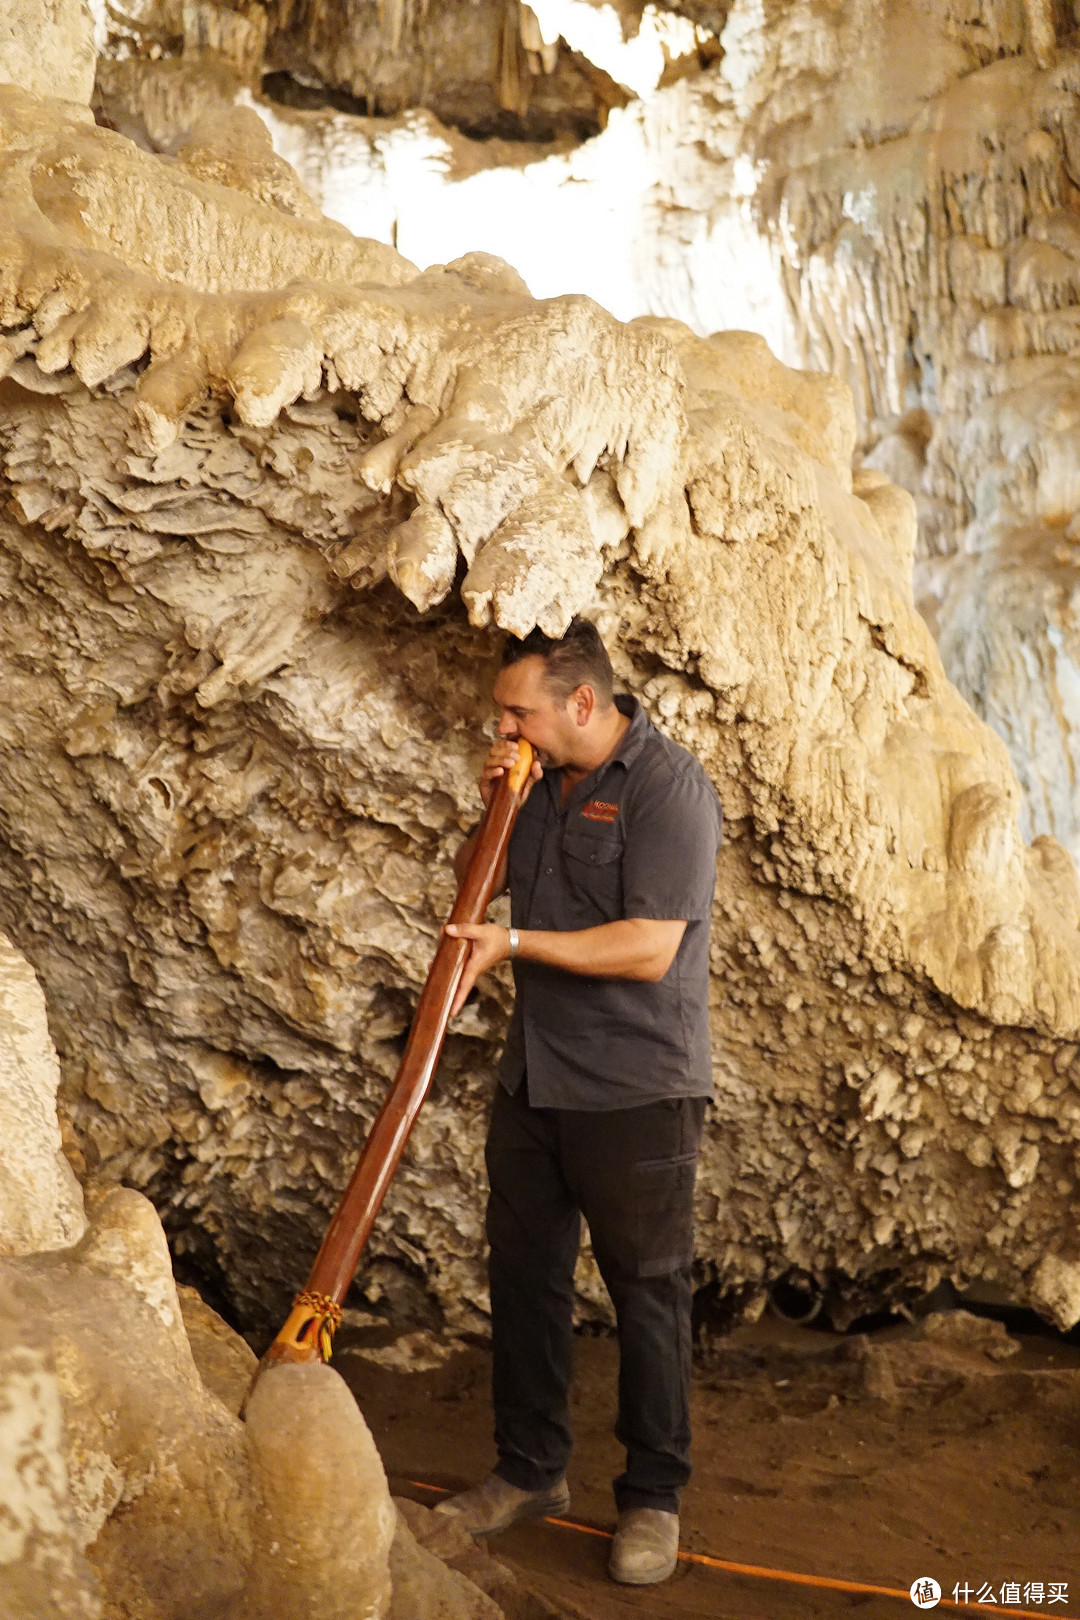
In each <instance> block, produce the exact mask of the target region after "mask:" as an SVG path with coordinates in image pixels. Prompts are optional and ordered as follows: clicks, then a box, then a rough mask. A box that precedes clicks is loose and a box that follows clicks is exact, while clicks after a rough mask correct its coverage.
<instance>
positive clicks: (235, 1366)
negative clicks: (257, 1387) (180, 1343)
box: [177, 1286, 259, 1414]
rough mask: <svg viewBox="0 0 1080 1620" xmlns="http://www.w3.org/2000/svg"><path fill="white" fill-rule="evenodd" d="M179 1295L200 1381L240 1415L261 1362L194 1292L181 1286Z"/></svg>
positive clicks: (228, 1407)
mask: <svg viewBox="0 0 1080 1620" xmlns="http://www.w3.org/2000/svg"><path fill="white" fill-rule="evenodd" d="M177 1295H178V1296H179V1300H180V1310H181V1312H182V1314H183V1318H184V1332H185V1333H186V1334H187V1339H188V1344H189V1345H190V1346H191V1354H192V1357H193V1359H194V1362H195V1365H196V1367H197V1368H198V1370H199V1377H200V1378H201V1379H202V1381H203V1383H204V1384H205V1385H206V1387H207V1389H208V1390H209V1391H210V1393H211V1394H212V1395H216V1396H217V1398H218V1400H219V1401H221V1403H222V1405H223V1406H225V1407H226V1408H227V1409H228V1411H230V1412H233V1413H236V1414H239V1411H240V1408H241V1406H243V1404H244V1397H245V1396H246V1395H247V1392H248V1390H249V1389H250V1387H251V1380H252V1379H253V1378H254V1376H255V1370H256V1368H257V1367H258V1365H259V1358H258V1357H257V1356H256V1354H255V1352H254V1350H252V1349H251V1347H250V1345H249V1344H247V1342H246V1341H245V1340H244V1339H242V1338H241V1337H240V1335H239V1333H234V1332H233V1330H232V1328H231V1327H229V1325H228V1323H226V1322H223V1321H222V1319H221V1317H220V1316H219V1315H218V1314H217V1312H216V1311H213V1310H211V1309H210V1307H209V1305H207V1304H206V1303H205V1301H204V1300H203V1299H202V1298H201V1296H200V1295H199V1294H198V1292H197V1291H196V1290H195V1289H194V1288H186V1287H183V1286H181V1287H179V1288H178V1289H177Z"/></svg>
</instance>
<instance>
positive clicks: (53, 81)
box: [0, 0, 97, 106]
mask: <svg viewBox="0 0 1080 1620" xmlns="http://www.w3.org/2000/svg"><path fill="white" fill-rule="evenodd" d="M96 59H97V51H96V50H95V47H94V19H93V17H92V16H91V13H90V7H89V5H88V3H87V0H6V3H5V5H4V10H3V14H2V15H0V84H18V85H21V86H22V88H23V89H24V90H32V91H33V92H34V93H35V94H36V95H39V96H59V97H61V99H63V100H64V101H77V102H81V103H82V104H83V105H84V106H86V105H87V103H88V102H89V100H90V94H91V91H92V90H93V88H94V67H95V63H96Z"/></svg>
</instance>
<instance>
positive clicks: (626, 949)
mask: <svg viewBox="0 0 1080 1620" xmlns="http://www.w3.org/2000/svg"><path fill="white" fill-rule="evenodd" d="M685 929H686V923H685V921H682V920H681V919H679V918H673V917H662V918H657V917H622V918H620V919H619V921H618V922H610V923H601V924H599V926H598V927H596V928H579V929H572V930H567V931H556V930H550V929H540V928H520V929H519V930H518V956H519V957H521V958H523V959H524V960H525V961H527V962H542V963H544V965H545V966H546V967H554V968H561V969H562V970H563V972H564V973H578V974H581V975H582V976H583V977H586V978H596V979H637V980H641V981H644V982H646V983H649V984H656V983H657V982H658V981H659V980H660V979H662V978H663V977H664V974H665V973H666V972H667V971H668V969H669V968H670V966H671V964H672V962H674V960H675V955H676V952H677V951H678V949H679V946H680V944H681V943H682V937H683V933H684V932H685ZM446 932H447V933H448V934H449V935H451V937H452V938H454V939H468V940H471V941H472V949H471V950H470V952H469V959H468V961H467V962H466V964H465V972H464V973H463V974H462V976H461V984H460V985H459V986H458V993H457V995H456V997H455V998H454V1006H453V1009H452V1012H453V1013H458V1012H460V1011H461V1008H462V1007H463V1006H464V1005H465V998H466V996H467V995H468V994H469V991H470V990H471V989H472V987H473V985H474V984H475V983H476V981H477V979H478V978H479V977H480V975H481V973H487V972H488V970H489V969H490V968H493V967H494V966H495V964H496V963H497V962H501V961H503V960H504V958H506V957H507V956H509V954H510V933H509V930H508V929H506V928H500V927H499V926H498V924H497V923H458V924H456V925H455V924H453V923H451V924H450V925H449V926H448V927H447V930H446Z"/></svg>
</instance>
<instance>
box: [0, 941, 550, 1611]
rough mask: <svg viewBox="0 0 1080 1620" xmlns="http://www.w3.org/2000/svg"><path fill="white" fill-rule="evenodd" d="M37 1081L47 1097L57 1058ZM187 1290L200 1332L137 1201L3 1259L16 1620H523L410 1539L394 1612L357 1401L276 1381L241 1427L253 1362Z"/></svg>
mask: <svg viewBox="0 0 1080 1620" xmlns="http://www.w3.org/2000/svg"><path fill="white" fill-rule="evenodd" d="M7 957H10V958H11V959H12V961H13V962H14V963H17V964H18V965H19V966H21V968H22V970H23V973H24V975H25V976H26V977H31V976H30V972H29V969H28V968H27V967H26V964H25V963H23V962H21V959H19V958H18V957H17V956H16V954H15V953H14V952H12V951H10V950H8V951H7V953H6V958H7ZM6 958H5V967H4V973H5V982H6V981H10V980H11V979H12V978H13V977H14V973H13V969H12V967H11V966H10V965H9V964H8V962H7V960H6ZM35 1011H36V1009H35ZM42 1044H43V1045H45V1046H47V1041H46V1042H43V1043H42ZM37 1061H38V1066H39V1068H40V1069H41V1070H42V1075H41V1080H42V1083H43V1084H44V1085H45V1086H46V1087H47V1084H48V1080H49V1076H50V1072H51V1071H50V1061H51V1070H53V1071H54V1070H55V1064H56V1059H55V1054H54V1053H51V1052H49V1053H48V1054H47V1058H46V1059H45V1060H42V1059H40V1058H39V1059H38V1060H37ZM28 1067H29V1065H28ZM55 1131H56V1120H55V1116H54V1117H53V1119H52V1121H51V1125H50V1128H48V1129H47V1128H46V1127H45V1125H44V1124H43V1122H42V1118H41V1111H40V1110H35V1109H27V1110H25V1111H23V1112H22V1113H20V1114H18V1115H17V1116H16V1117H15V1118H14V1120H13V1121H12V1122H9V1135H10V1136H14V1138H15V1142H14V1147H15V1148H16V1149H17V1150H18V1153H19V1155H20V1156H21V1159H22V1160H23V1161H24V1162H30V1161H32V1160H33V1159H34V1158H35V1156H36V1157H38V1158H40V1157H41V1154H42V1151H43V1150H44V1149H45V1148H47V1147H48V1145H49V1144H50V1142H51V1137H52V1135H55ZM11 1145H12V1144H11V1143H10V1141H9V1140H6V1141H5V1148H7V1147H9V1146H11ZM50 1196H51V1198H52V1203H53V1206H54V1207H53V1210H52V1212H51V1220H49V1219H46V1220H45V1221H44V1223H43V1230H44V1232H45V1233H46V1235H47V1237H49V1238H50V1239H52V1237H53V1235H54V1233H55V1230H56V1226H57V1222H58V1221H60V1220H61V1219H63V1218H66V1217H67V1215H68V1211H69V1206H70V1202H71V1200H70V1192H69V1190H68V1189H67V1188H66V1187H64V1186H60V1185H57V1184H56V1183H55V1181H54V1183H53V1184H52V1190H51V1194H50V1193H49V1191H48V1183H44V1184H43V1187H42V1189H41V1190H40V1192H39V1195H38V1206H39V1207H40V1208H41V1209H42V1210H45V1206H46V1205H47V1203H48V1201H49V1197H50ZM45 1213H46V1215H47V1214H48V1213H49V1212H48V1211H45ZM80 1219H81V1207H80ZM83 1224H85V1223H83ZM76 1235H77V1234H76ZM183 1292H184V1295H185V1298H184V1304H183V1314H182V1313H181V1304H180V1301H179V1299H178V1297H177V1290H176V1287H175V1284H174V1282H173V1276H172V1269H171V1264H170V1260H169V1253H168V1248H167V1246H166V1243H165V1236H164V1233H163V1231H162V1229H161V1224H160V1222H159V1221H158V1218H157V1216H156V1214H155V1213H154V1211H153V1209H152V1207H151V1206H150V1204H149V1203H148V1202H147V1201H146V1199H145V1198H143V1197H142V1195H141V1194H140V1193H137V1192H135V1191H133V1190H131V1189H129V1188H113V1189H111V1190H99V1191H98V1192H97V1193H96V1194H94V1195H92V1196H91V1199H90V1225H89V1229H88V1230H87V1231H86V1233H85V1236H83V1237H82V1239H81V1241H80V1242H78V1243H77V1244H76V1245H75V1246H73V1247H69V1248H66V1249H64V1250H63V1251H56V1250H55V1249H54V1251H53V1252H46V1253H30V1252H26V1253H23V1254H21V1255H19V1256H18V1257H17V1258H12V1257H2V1258H0V1612H2V1613H3V1615H4V1620H209V1617H213V1620H295V1617H299V1616H301V1615H304V1614H307V1613H309V1612H311V1611H312V1607H313V1606H314V1610H315V1612H318V1613H320V1614H325V1615H328V1616H331V1617H333V1616H341V1620H384V1617H385V1616H387V1615H388V1614H390V1613H395V1614H402V1615H404V1614H405V1613H408V1612H409V1611H408V1610H407V1609H403V1608H402V1604H403V1603H404V1602H405V1601H406V1600H407V1598H408V1594H409V1593H410V1592H413V1591H414V1590H421V1591H423V1592H424V1593H426V1594H429V1595H430V1596H431V1597H432V1602H431V1604H429V1609H428V1611H427V1612H429V1614H430V1615H431V1617H432V1620H434V1617H435V1615H436V1614H437V1613H438V1612H439V1611H438V1609H437V1608H436V1607H435V1606H434V1601H435V1598H436V1597H437V1595H438V1594H439V1592H440V1591H442V1590H443V1589H444V1588H445V1589H448V1590H451V1591H452V1592H453V1595H454V1601H455V1608H454V1611H453V1612H454V1614H455V1616H460V1620H474V1617H475V1620H495V1617H496V1616H502V1615H503V1614H504V1613H505V1615H506V1616H507V1620H514V1616H515V1615H517V1614H518V1613H519V1612H520V1613H521V1614H522V1616H523V1617H524V1614H525V1611H524V1610H519V1609H515V1608H513V1607H511V1608H506V1609H504V1608H502V1607H499V1606H497V1605H495V1604H493V1603H491V1602H490V1601H489V1600H488V1598H487V1597H486V1596H485V1595H484V1592H483V1591H482V1590H481V1589H480V1588H478V1587H477V1586H476V1585H474V1584H472V1583H471V1581H470V1580H469V1579H468V1578H467V1575H465V1574H461V1573H455V1572H454V1571H452V1570H450V1569H448V1568H447V1567H446V1566H445V1565H444V1564H442V1563H441V1562H440V1561H439V1559H438V1557H437V1556H435V1554H434V1553H423V1552H422V1551H421V1550H420V1548H419V1547H417V1546H416V1545H415V1543H414V1542H413V1540H412V1539H411V1537H409V1536H408V1535H407V1534H404V1533H403V1534H402V1535H401V1536H400V1537H399V1541H400V1544H399V1545H398V1546H396V1547H395V1549H394V1558H393V1572H394V1573H393V1578H394V1581H395V1583H396V1584H397V1586H398V1587H399V1589H400V1591H399V1594H398V1595H397V1596H396V1597H395V1603H396V1605H397V1606H396V1608H394V1609H393V1610H392V1609H391V1607H390V1603H391V1592H390V1579H391V1560H390V1554H391V1544H392V1542H393V1539H394V1536H395V1533H396V1528H397V1515H396V1513H395V1510H394V1507H393V1504H392V1503H391V1500H390V1496H389V1493H388V1490H387V1485H386V1479H385V1475H384V1474H383V1470H382V1464H381V1463H380V1461H379V1458H378V1455H377V1453H376V1451H375V1448H374V1445H373V1443H372V1440H371V1436H370V1434H369V1433H368V1430H367V1427H366V1425H365V1423H364V1420H363V1418H362V1417H361V1415H360V1413H359V1411H358V1409H357V1407H356V1405H355V1402H354V1401H353V1398H352V1396H351V1395H350V1393H349V1391H348V1390H347V1388H346V1387H345V1385H344V1383H343V1382H342V1380H341V1379H340V1378H339V1377H338V1375H337V1373H336V1372H334V1371H332V1370H331V1369H330V1368H328V1367H324V1366H321V1365H319V1366H314V1367H299V1368H291V1367H290V1368H279V1369H275V1370H274V1371H273V1372H271V1373H269V1374H267V1375H266V1376H265V1377H264V1378H263V1379H261V1380H260V1382H259V1385H258V1387H257V1388H256V1390H255V1393H254V1395H253V1397H252V1399H251V1401H250V1403H249V1407H248V1421H247V1423H246V1424H241V1423H240V1422H239V1420H238V1418H237V1416H236V1411H237V1408H238V1406H239V1402H240V1399H241V1398H242V1396H243V1393H244V1391H245V1390H246V1387H247V1385H248V1384H249V1382H250V1377H251V1373H252V1370H253V1364H254V1357H253V1356H252V1354H251V1352H250V1350H248V1348H247V1346H246V1345H245V1344H244V1342H243V1340H241V1339H240V1338H239V1337H238V1336H237V1335H236V1334H235V1333H232V1332H231V1330H230V1329H229V1328H227V1327H226V1325H225V1323H224V1322H222V1321H221V1319H220V1318H219V1317H216V1316H215V1314H214V1313H213V1312H212V1311H211V1310H209V1309H208V1308H207V1307H206V1306H205V1305H204V1304H203V1303H202V1301H201V1300H200V1299H198V1297H197V1296H195V1295H193V1293H192V1291H191V1290H184V1291H183ZM193 1352H194V1354H193ZM416 1511H419V1512H420V1513H422V1511H423V1510H414V1513H415V1512H416ZM487 1562H488V1563H489V1564H490V1563H491V1562H492V1561H491V1560H488V1561H487ZM492 1567H493V1568H495V1566H494V1565H493V1566H492ZM483 1573H484V1574H485V1576H486V1575H487V1573H488V1572H487V1570H486V1567H484V1569H483ZM486 1584H487V1585H488V1586H490V1585H491V1582H490V1580H488V1581H487V1582H486ZM511 1584H512V1583H511ZM537 1612H538V1613H539V1612H540V1611H537ZM419 1614H420V1611H419V1610H416V1611H414V1613H413V1614H410V1620H419Z"/></svg>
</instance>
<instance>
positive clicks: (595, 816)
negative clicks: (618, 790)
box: [581, 799, 619, 826]
mask: <svg viewBox="0 0 1080 1620" xmlns="http://www.w3.org/2000/svg"><path fill="white" fill-rule="evenodd" d="M581 813H582V815H583V816H585V817H586V818H587V819H588V820H589V821H606V822H607V823H608V825H609V826H610V825H611V823H612V822H613V821H614V820H615V817H616V816H617V815H618V813H619V807H618V805H617V804H608V803H607V801H606V800H605V799H590V800H589V802H588V804H587V805H586V806H585V808H584V810H583V811H582V812H581Z"/></svg>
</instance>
